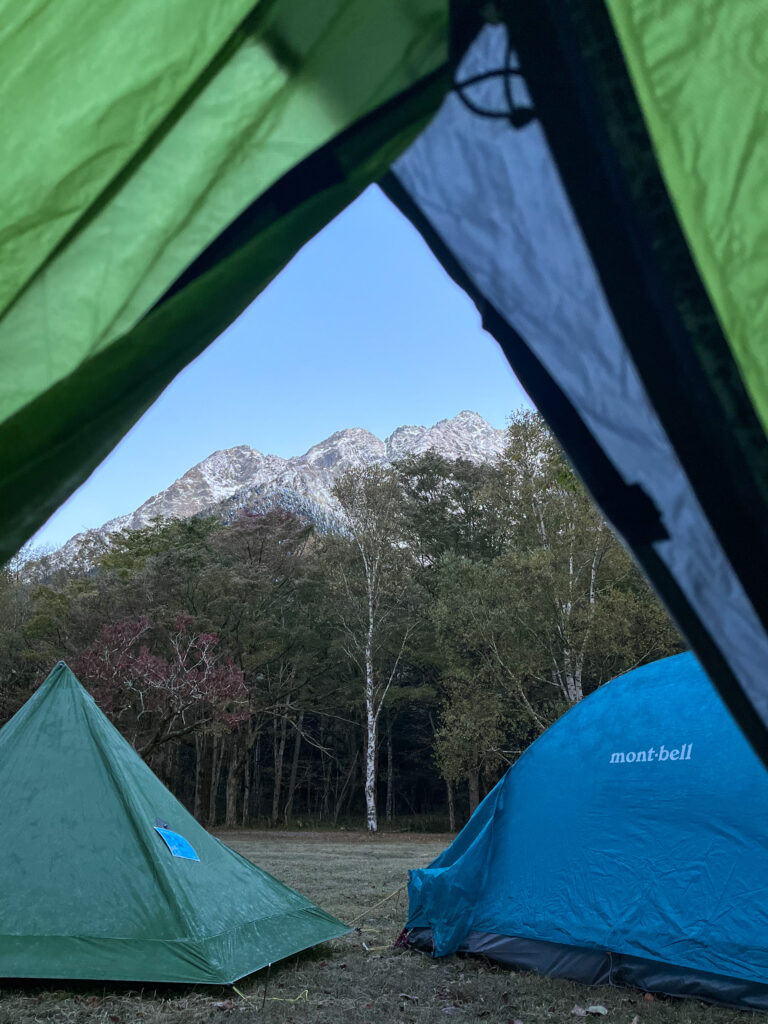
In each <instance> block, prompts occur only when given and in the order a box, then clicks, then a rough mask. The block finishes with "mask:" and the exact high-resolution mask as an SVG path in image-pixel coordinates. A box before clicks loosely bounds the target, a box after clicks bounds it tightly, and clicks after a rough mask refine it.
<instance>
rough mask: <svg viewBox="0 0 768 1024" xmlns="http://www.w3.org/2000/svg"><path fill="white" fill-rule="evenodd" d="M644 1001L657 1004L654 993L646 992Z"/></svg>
mask: <svg viewBox="0 0 768 1024" xmlns="http://www.w3.org/2000/svg"><path fill="white" fill-rule="evenodd" d="M643 999H644V1000H645V1002H646V1003H655V1002H656V997H655V996H654V995H653V993H652V992H646V993H645V995H644V996H643Z"/></svg>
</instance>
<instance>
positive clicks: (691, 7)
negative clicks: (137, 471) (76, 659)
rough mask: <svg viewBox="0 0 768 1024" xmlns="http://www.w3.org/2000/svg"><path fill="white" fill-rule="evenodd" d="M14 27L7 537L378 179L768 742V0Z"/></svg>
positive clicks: (3, 315)
mask: <svg viewBox="0 0 768 1024" xmlns="http://www.w3.org/2000/svg"><path fill="white" fill-rule="evenodd" d="M0 23H1V24H2V29H0V60H2V65H3V67H4V68H7V69H8V73H7V74H6V75H4V76H3V80H2V82H0V108H1V109H2V110H3V112H4V115H5V116H4V131H3V143H4V147H5V151H6V154H7V157H6V161H5V164H4V173H3V175H2V176H1V178H0V211H2V214H1V215H0V264H1V265H2V267H3V274H2V276H1V277H0V490H2V493H3V496H4V501H3V506H2V509H0V552H1V553H0V558H2V557H6V556H8V555H10V554H12V553H13V552H14V551H15V550H16V549H17V548H18V547H19V546H20V545H21V544H22V543H23V542H24V541H25V540H26V539H27V538H29V537H30V536H31V535H32V533H33V532H34V531H35V530H36V529H37V527H39V526H40V525H41V524H42V523H43V522H44V520H45V519H46V518H47V517H48V516H49V515H50V514H51V513H52V512H53V511H54V510H55V509H56V508H57V507H58V505H59V504H60V503H61V502H62V501H63V500H64V499H65V498H66V497H67V496H68V495H69V494H70V493H71V492H72V491H73V490H74V488H75V487H76V486H77V485H78V484H79V483H80V482H81V481H82V480H83V479H84V478H85V477H86V476H87V475H88V473H89V472H90V471H91V470H92V469H93V468H94V467H95V466H96V465H97V464H98V462H99V461H100V460H101V459H102V458H103V457H104V456H105V455H106V454H107V453H108V452H109V451H110V450H111V449H112V448H113V447H114V445H115V444H116V443H117V441H118V440H119V439H120V438H121V437H122V436H123V434H124V433H125V432H126V431H127V430H128V429H129V427H130V426H131V425H132V424H133V423H134V422H135V420H136V419H137V418H138V416H139V415H140V414H141V413H142V412H143V410H145V409H146V408H147V407H148V405H149V404H150V403H151V402H152V400H153V399H154V398H155V397H156V396H157V395H158V394H159V393H160V391H161V390H162V389H163V387H164V386H165V385H166V384H167V383H168V382H169V381H170V380H171V379H172V378H173V377H174V375H175V374H176V373H178V371H179V370H180V369H181V368H182V367H183V366H184V365H186V363H188V362H189V361H190V360H191V359H193V358H194V357H195V356H196V355H197V354H198V353H199V352H200V351H202V349H203V348H204V347H205V346H206V345H207V344H208V343H209V342H210V341H211V340H212V339H213V338H214V337H215V336H216V335H217V334H218V333H220V332H221V331H222V330H223V328H224V327H226V326H227V325H228V324H229V323H230V322H231V321H232V320H233V319H234V317H235V316H237V315H238V313H239V312H241V311H242V310H243V309H244V308H245V306H246V305H247V304H248V303H249V302H250V301H251V300H252V299H253V298H254V297H255V296H256V295H257V294H258V293H259V291H260V290H261V289H262V288H264V287H265V285H266V284H267V283H268V282H269V280H270V279H271V278H272V277H273V276H274V275H275V274H276V273H277V271H278V270H279V269H280V268H281V267H282V266H283V265H284V264H285V263H286V262H287V261H288V260H289V259H290V258H291V256H292V255H293V254H294V253H295V252H296V251H297V250H298V249H299V248H300V246H301V245H302V244H303V243H304V242H305V241H306V240H307V239H308V238H310V237H311V236H312V235H313V234H314V233H315V232H316V231H318V230H319V228H320V227H322V226H323V225H324V224H325V223H327V222H328V220H330V219H331V218H332V217H333V216H334V215H335V214H336V213H337V212H338V211H339V210H341V209H342V208H343V207H344V206H346V205H347V204H348V203H349V202H350V201H351V200H352V199H353V198H354V197H355V196H356V195H357V194H358V193H359V192H360V191H361V190H362V189H363V188H364V187H365V186H366V185H368V184H369V183H371V182H373V181H380V183H381V184H382V187H383V188H384V189H385V191H386V192H387V194H388V195H389V196H390V198H391V199H392V200H393V201H394V202H396V203H397V204H398V206H399V207H400V209H401V210H403V211H404V212H405V214H406V215H407V216H408V217H410V219H411V220H412V221H413V223H414V224H415V225H416V227H417V228H418V229H419V230H420V231H421V232H422V234H423V236H424V238H425V239H426V240H427V242H428V243H429V244H430V246H431V247H432V249H433V251H434V252H435V254H436V256H437V257H438V259H439V260H440V261H441V262H442V264H443V265H444V266H445V268H446V269H447V270H448V271H449V273H450V274H452V275H453V277H454V279H455V280H456V282H457V283H458V284H459V285H460V286H461V287H462V288H464V289H465V290H466V291H467V292H468V293H469V295H470V296H472V298H473V299H474V301H475V302H476V304H477V306H478V309H479V310H480V312H481V314H482V317H483V322H484V324H485V326H486V327H487V329H488V330H489V331H490V332H491V333H492V334H493V335H494V336H495V337H496V338H497V340H498V341H499V343H500V345H501V346H502V348H503V350H504V352H505V353H506V355H507V357H508V358H509V361H510V363H511V364H512V366H513V368H514V370H515V371H516V373H517V375H518V377H519V378H520V380H521V381H522V383H523V385H524V386H525V387H526V389H527V390H528V392H529V393H530V395H531V397H532V398H533V400H534V402H535V403H536V405H537V406H538V407H539V408H540V409H541V411H542V412H543V413H544V415H545V417H546V418H547V419H548V421H549V423H550V425H551V427H552V428H553V429H554V431H555V433H556V434H557V436H558V437H559V439H560V440H561V442H562V443H563V445H564V447H565V449H566V451H567V453H568V454H569V456H570V458H571V460H572V462H573V463H574V465H575V467H576V469H577V470H578V472H579V474H580V475H581V476H582V478H583V480H584V481H585V483H586V485H587V486H588V488H589V489H590V491H591V493H592V494H593V496H594V497H595V499H596V500H597V502H598V503H599V505H600V506H601V508H602V509H603V511H604V513H605V514H606V516H607V517H608V518H609V519H610V520H611V522H612V523H613V525H614V526H615V527H616V529H617V530H618V531H619V533H620V534H621V535H622V536H623V538H624V539H625V541H626V542H627V544H628V545H629V546H630V548H631V549H632V551H633V552H634V554H635V556H636V558H637V559H638V560H639V562H640V563H641V564H642V566H643V567H644V569H645V571H646V572H647V574H648V575H649V577H650V579H651V580H652V582H653V584H654V585H655V587H656V589H657V590H658V592H659V593H660V595H661V596H662V598H663V599H664V601H665V602H666V604H667V607H668V608H669V609H670V610H671V612H672V614H673V615H674V617H675V618H676V620H677V622H678V624H679V625H680V627H681V629H682V630H683V632H684V633H685V634H686V636H687V637H688V639H689V641H690V642H691V644H692V646H693V648H694V649H695V651H696V652H697V654H698V656H699V657H700V659H701V661H702V663H703V664H704V665H705V667H706V669H707V671H708V673H709V675H710V677H711V678H712V680H713V681H714V683H715V684H716V685H717V687H718V688H719V690H720V693H721V694H722V696H723V699H724V700H725V702H726V704H727V705H728V707H729V708H730V709H731V711H732V712H733V713H734V715H735V716H736V718H737V720H738V721H739V723H740V724H741V726H742V728H743V729H744V730H745V731H746V733H747V735H748V736H749V737H750V739H751V740H752V742H753V744H754V745H755V748H756V749H757V750H758V751H759V752H760V753H761V755H762V756H763V758H764V759H766V760H768V726H767V725H766V723H768V678H767V677H766V675H765V673H764V671H763V666H764V665H765V664H766V659H767V657H768V589H766V587H765V586H764V580H765V579H766V578H768V514H767V513H768V442H767V440H766V425H768V347H767V346H766V345H765V342H764V339H765V334H766V326H767V323H768V303H766V300H765V294H764V292H765V289H764V282H765V273H766V255H765V253H766V249H767V246H768V192H766V189H765V188H764V180H765V173H764V169H765V166H766V162H767V161H768V74H766V68H765V59H764V50H763V46H762V41H763V39H764V38H765V35H766V32H767V31H768V9H764V8H761V6H760V5H754V4H713V3H711V2H710V0H659V2H658V3H655V4H652V5H649V4H648V3H647V2H645V0H530V2H529V3H525V4H519V3H514V2H512V0H496V2H495V3H489V4H479V3H476V2H474V0H407V2H406V0H402V2H397V3H392V2H391V0H315V2H313V3H311V4H307V3H305V2H302V0H162V2H157V0H130V2H128V0H119V2H117V3H112V4H108V5H105V4H93V3H89V2H87V0H63V2H60V3H57V4H50V3H46V2H45V0H30V2H28V3H26V4H23V5H20V4H12V3H6V4H5V5H4V10H3V18H2V19H0ZM30 125H34V129H35V130H34V131H30ZM371 244H372V245H375V239H372V240H371Z"/></svg>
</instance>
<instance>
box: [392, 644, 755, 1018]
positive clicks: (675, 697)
mask: <svg viewBox="0 0 768 1024" xmlns="http://www.w3.org/2000/svg"><path fill="white" fill-rule="evenodd" d="M409 897H410V912H409V920H408V924H407V926H406V927H407V929H408V930H409V931H408V939H409V941H410V942H411V943H412V944H413V945H415V946H417V947H418V948H420V949H424V950H427V951H429V952H432V953H434V954H435V955H437V956H444V955H446V954H448V953H452V952H455V951H464V952H471V953H482V954H485V955H486V956H489V957H492V958H494V959H496V960H499V961H501V962H503V963H506V964H510V965H514V966H518V967H522V968H530V969H533V970H538V971H540V972H542V973H546V974H550V975H553V976H556V977H565V978H572V979H575V980H577V981H581V982H585V983H587V984H598V983H619V984H621V983H624V984H630V985H636V986H638V987H640V988H644V989H647V990H650V991H661V992H667V993H669V994H672V995H691V996H699V997H702V998H705V999H710V1000H713V1001H719V1002H725V1003H731V1004H735V1005H740V1006H744V1007H755V1008H757V1007H759V1008H761V1009H768V773H767V772H766V770H765V768H764V766H763V764H762V762H761V761H760V760H759V759H758V758H757V756H756V755H755V753H754V751H753V750H752V748H751V747H750V745H749V744H748V743H747V741H746V740H745V738H744V736H743V734H742V733H741V731H740V730H739V729H738V728H737V727H736V725H735V724H734V722H733V720H732V718H731V716H730V715H729V714H728V711H727V710H726V708H725V707H724V705H723V703H722V701H721V700H720V698H719V697H718V696H717V693H716V691H715V690H714V688H713V687H712V686H711V685H710V683H709V680H708V679H707V677H706V675H705V673H704V671H703V670H702V668H701V667H700V665H699V663H698V662H697V661H696V659H695V658H694V656H693V655H692V654H680V655H676V656H675V657H672V658H665V659H663V660H661V661H658V662H655V663H654V664H651V665H646V666H644V667H642V668H639V669H635V670H634V671H633V672H629V673H628V674H627V675H625V676H621V677H619V678H618V679H614V680H613V681H612V682H610V683H606V684H605V685H604V686H602V687H601V688H600V689H599V690H597V691H596V692H595V693H593V694H592V695H591V696H589V697H587V698H586V699H585V700H583V701H582V702H581V703H580V704H578V705H577V706H576V707H574V708H573V709H572V710H571V711H569V712H568V714H566V715H565V716H563V718H561V719H560V720H559V721H558V722H556V723H555V724H554V725H553V726H551V727H550V728H549V729H548V730H547V732H545V733H544V734H543V735H542V736H540V737H539V739H538V740H536V742H535V743H533V744H532V746H531V747H529V749H528V750H527V751H526V752H525V754H524V755H523V756H522V757H521V758H520V760H519V761H517V762H516V763H515V764H514V765H513V766H512V767H511V768H510V769H509V771H508V772H507V773H506V775H505V776H504V777H503V778H502V779H501V781H500V782H499V783H498V785H497V786H496V787H495V788H494V789H493V790H492V791H491V792H490V793H489V794H488V796H487V797H486V798H485V800H484V801H483V803H482V804H481V805H480V806H479V807H478V809H477V811H476V812H475V814H474V815H473V816H472V818H471V819H470V821H469V822H468V824H467V825H466V827H465V828H464V829H463V830H462V831H461V832H460V833H459V835H458V836H457V837H456V839H455V840H454V842H453V843H452V844H451V846H449V847H448V849H447V850H445V851H444V852H443V853H442V854H441V855H440V856H439V857H438V858H437V859H436V860H435V861H434V862H433V863H432V864H430V865H429V867H428V868H425V869H422V870H415V871H411V873H410V884H409Z"/></svg>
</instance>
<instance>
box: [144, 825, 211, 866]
mask: <svg viewBox="0 0 768 1024" xmlns="http://www.w3.org/2000/svg"><path fill="white" fill-rule="evenodd" d="M155 832H157V834H158V835H159V836H160V837H161V838H162V839H163V841H164V842H165V845H166V846H167V847H168V849H169V850H170V851H171V853H172V854H173V856H174V857H182V858H183V859H184V860H200V858H199V857H198V856H197V854H196V853H195V851H194V850H193V848H192V846H191V845H190V844H189V843H188V842H187V840H186V839H185V838H184V836H180V835H179V833H178V832H172V831H171V830H170V829H169V828H160V826H159V825H155Z"/></svg>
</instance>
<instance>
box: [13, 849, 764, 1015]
mask: <svg viewBox="0 0 768 1024" xmlns="http://www.w3.org/2000/svg"><path fill="white" fill-rule="evenodd" d="M222 838H223V839H224V840H225V841H226V842H228V843H230V845H232V846H233V847H234V848H235V849H237V850H239V851H240V852H241V853H243V854H244V855H245V856H247V857H250V858H251V859H252V860H253V861H255V862H256V863H258V864H260V865H261V866H262V867H264V868H265V869H266V870H267V871H270V872H271V873H272V874H274V875H276V876H277V877H278V878H280V879H282V880H283V881H285V882H287V883H288V884H289V885H292V886H294V887H295V888H297V889H299V890H300V891H301V892H303V893H305V894H306V895H307V896H308V897H309V898H310V899H312V900H314V901H315V902H316V903H318V904H319V905H320V906H322V907H324V908H325V909H326V910H328V911H330V912H331V913H333V914H336V915H337V916H338V917H340V918H341V919H342V920H346V921H352V920H353V919H355V918H358V917H360V915H362V917H361V919H360V920H359V921H358V925H359V928H360V930H359V931H357V932H353V933H352V934H351V935H349V936H347V937H345V938H342V939H338V940H336V941H335V942H333V943H330V944H327V945H325V946H321V947H318V948H316V949H314V950H310V951H308V952H307V953H304V954H302V955H300V956H298V957H294V958H292V959H290V960H288V961H284V962H283V963H282V964H280V965H277V966H275V967H273V968H272V969H271V971H270V972H269V978H268V979H267V978H266V976H265V975H266V973H267V972H265V971H262V972H261V973H260V974H257V975H253V976H252V977H250V978H248V979H246V980H245V981H243V982H242V983H241V984H240V985H238V988H239V989H240V991H241V992H242V994H243V996H244V997H245V998H241V997H240V996H239V995H237V993H235V992H234V991H232V990H231V989H218V990H211V989H203V988H196V989H191V988H176V989H172V988H168V989H165V990H163V991H161V990H158V989H154V988H152V989H144V990H139V989H133V990H129V989H128V988H123V989H119V988H116V987H112V988H109V987H108V988H104V987H103V986H99V987H96V988H94V987H88V986H79V987H77V988H68V989H62V988H61V987H60V985H59V986H58V987H57V986H55V985H47V986H43V985H29V986H26V987H25V988H23V989H19V988H18V987H17V988H15V989H13V988H8V987H5V988H0V1024H42V1022H46V1024H133V1022H134V1021H136V1022H139V1021H141V1022H144V1024H201V1022H203V1021H219V1022H221V1024H234V1022H239V1024H248V1022H256V1021H259V1022H264V1024H366V1022H368V1024H384V1022H386V1024H391V1022H393V1021H398V1022H402V1024H431V1022H442V1024H445V1022H446V1021H447V1020H453V1019H455V1020H457V1021H462V1020H464V1021H475V1020H482V1021H485V1022H487V1024H513V1022H515V1024H516V1022H518V1021H521V1022H522V1024H575V1022H577V1021H578V1020H579V1019H580V1018H578V1017H576V1016H574V1015H572V1012H571V1011H572V1010H573V1008H574V1006H575V1005H579V1006H581V1007H587V1006H591V1005H593V1004H599V1005H602V1006H604V1007H606V1009H607V1010H608V1015H607V1016H591V1017H588V1018H587V1021H589V1020H593V1021H606V1022H608V1024H735V1022H737V1021H738V1022H739V1024H744V1022H745V1021H746V1020H747V1019H748V1018H747V1017H746V1016H745V1015H744V1013H742V1012H739V1011H734V1010H724V1009H719V1008H716V1007H708V1006H704V1005H703V1004H701V1003H697V1002H693V1001H676V1000H654V1001H652V1002H648V1001H646V1000H645V999H643V997H642V995H641V994H638V993H636V992H633V991H628V990H625V989H611V988H607V987H601V988H585V987H583V986H580V985H576V984H573V983H570V982H564V981H552V980H550V979H547V978H541V977H538V976H537V975H533V974H526V973H513V972H511V971H506V970H501V969H499V968H497V967H494V966H493V965H491V964H489V963H487V962H485V961H483V960H479V959H469V958H467V959H464V958H459V957H450V958H447V959H445V960H440V961H434V960H431V959H430V958H429V957H426V956H422V955H419V954H416V953H411V952H408V951H402V950H393V949H392V948H391V947H392V943H393V941H394V940H395V938H396V937H397V935H398V933H399V931H400V929H401V927H402V925H403V921H404V919H405V913H406V901H405V895H404V893H401V894H400V895H399V896H395V897H394V898H392V899H390V900H387V901H386V902H384V903H382V904H381V905H380V906H379V907H377V908H376V909H374V910H370V911H367V912H366V908H370V907H372V906H373V905H374V904H375V903H377V901H379V900H381V899H382V898H383V897H384V896H387V895H389V894H390V893H392V892H394V891H395V890H396V889H397V888H398V887H399V886H400V885H402V883H403V882H404V880H405V878H406V873H407V869H408V868H409V867H416V866H419V865H424V864H426V863H428V862H429V861H430V860H432V859H433V857H435V856H436V854H437V853H438V852H439V851H440V850H441V849H442V848H443V846H444V845H445V843H446V842H447V840H448V837H445V836H418V835H413V834H411V835H408V836H398V835H382V836H379V837H377V838H376V839H374V840H371V839H368V838H367V837H366V836H365V835H363V834H360V833H352V832H341V833H331V834H329V833H314V834H313V833H260V832H236V833H228V834H222ZM366 946H367V947H368V948H367V949H366V948H365V947H366ZM265 985H266V991H265ZM265 995H266V999H265ZM635 1019H636V1020H635Z"/></svg>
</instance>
